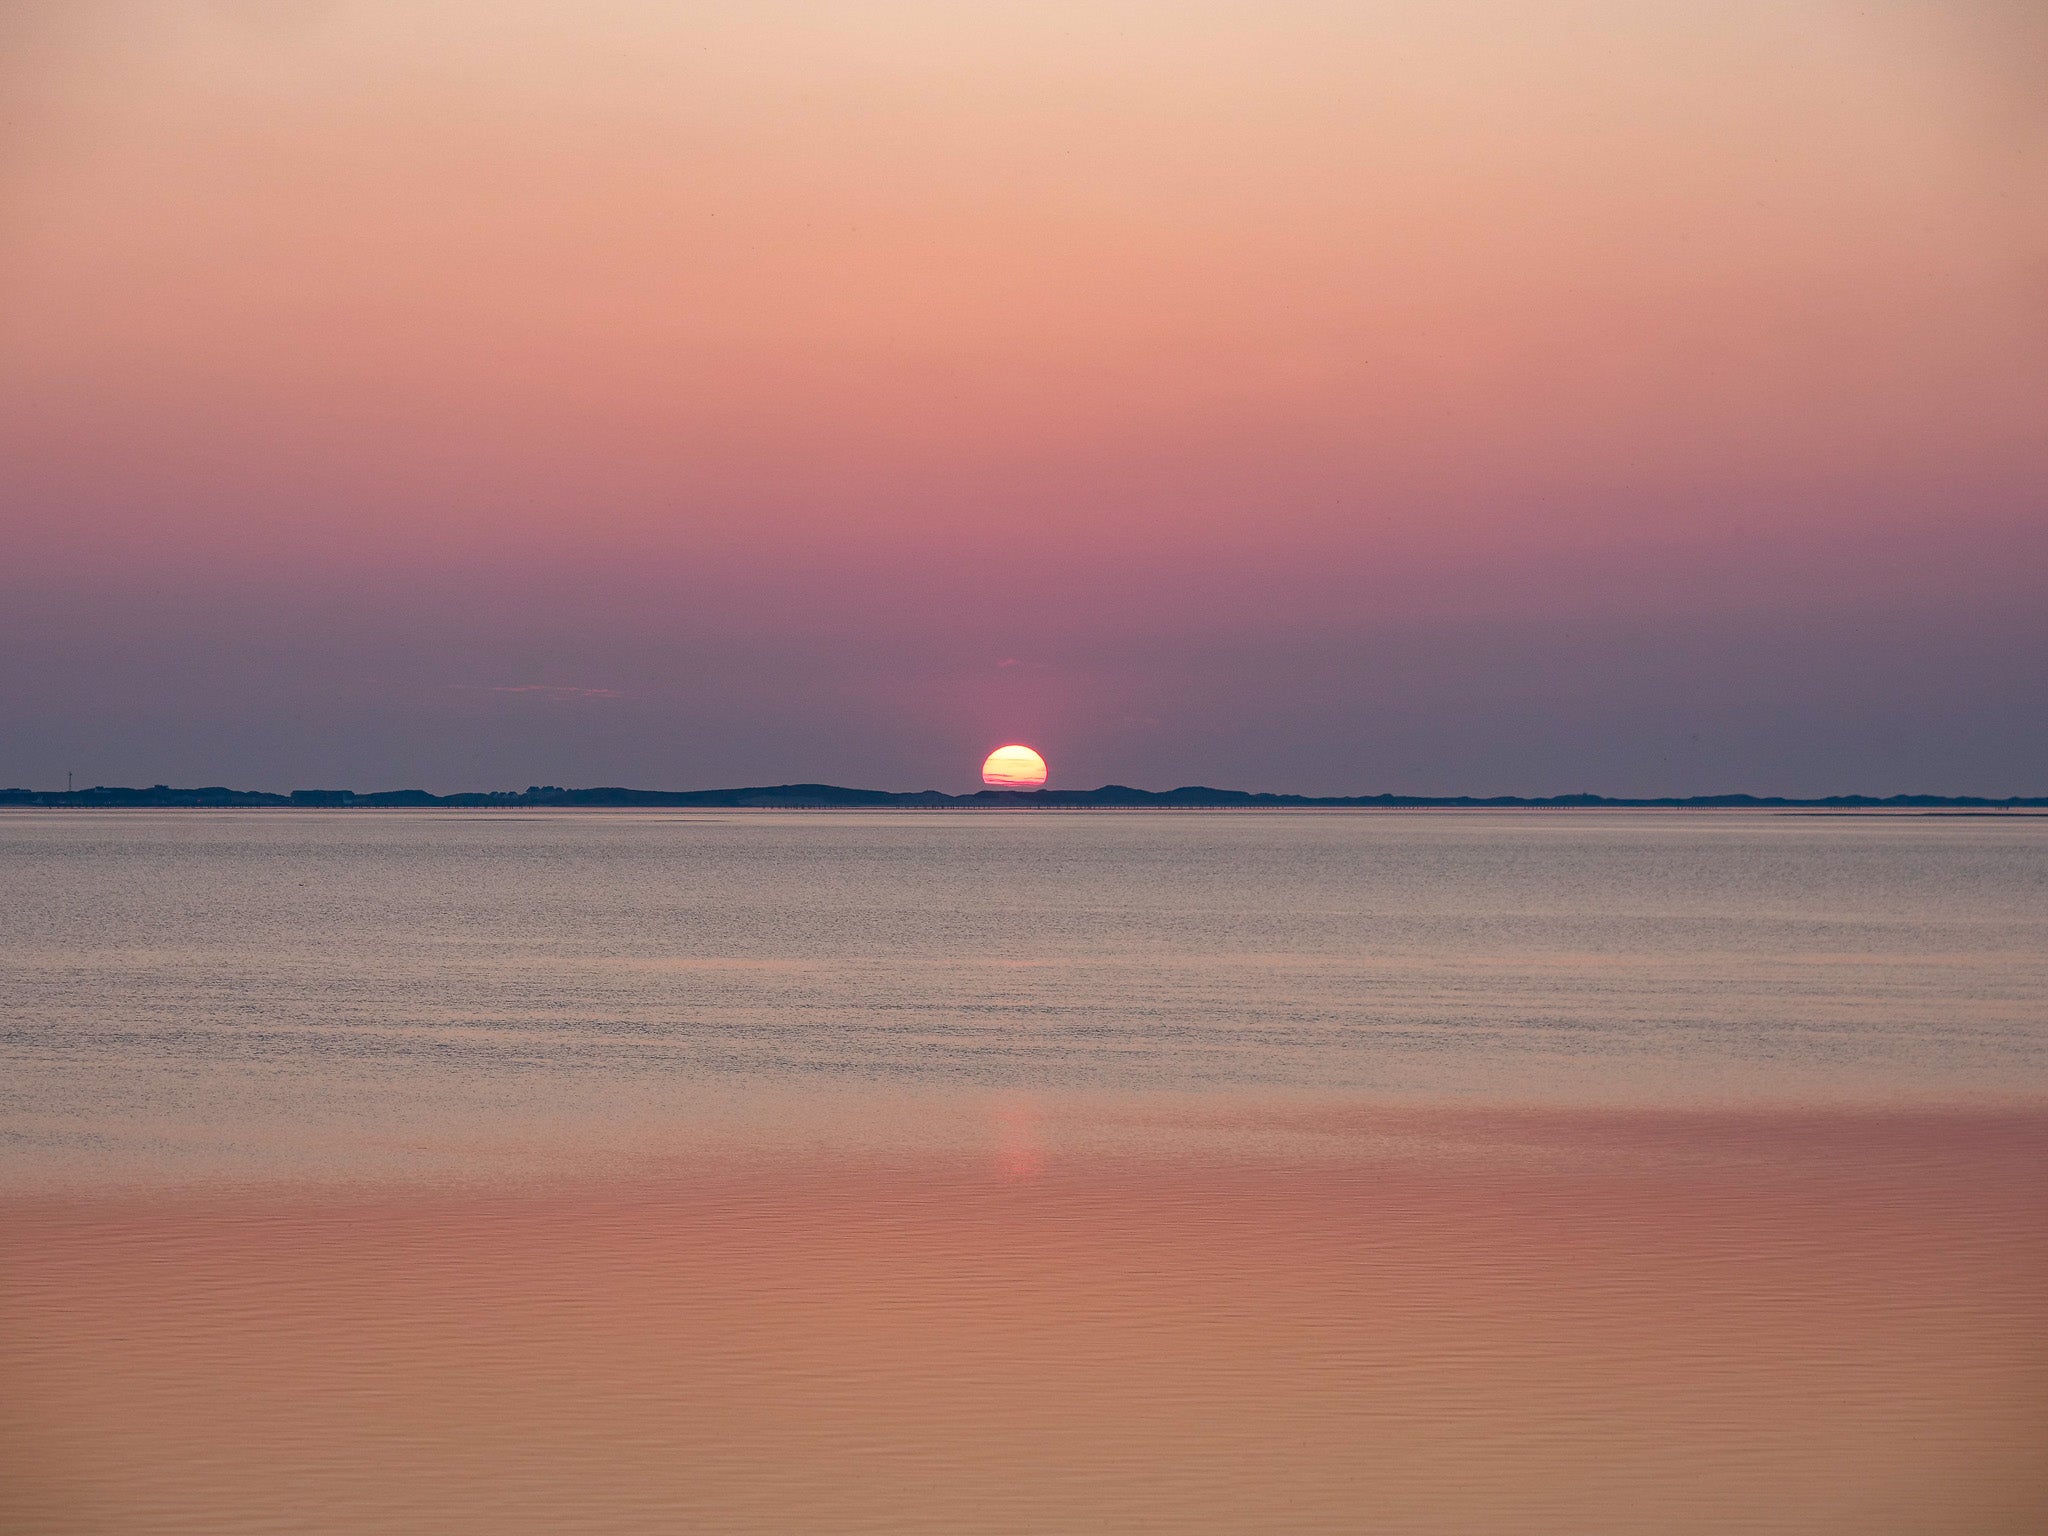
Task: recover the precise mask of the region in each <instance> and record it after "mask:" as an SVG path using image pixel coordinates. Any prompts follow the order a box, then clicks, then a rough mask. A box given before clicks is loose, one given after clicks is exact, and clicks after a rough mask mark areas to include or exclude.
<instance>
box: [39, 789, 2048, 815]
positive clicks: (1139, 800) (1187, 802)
mask: <svg viewBox="0 0 2048 1536" xmlns="http://www.w3.org/2000/svg"><path fill="white" fill-rule="evenodd" d="M435 805H438V806H446V807H452V808H465V807H479V808H489V807H494V806H496V807H505V806H552V807H556V808H560V809H576V808H579V807H588V808H593V809H602V808H612V809H620V808H633V807H636V806H637V807H644V808H649V809H655V808H660V807H663V806H669V807H676V808H686V807H690V806H697V807H702V808H707V809H792V810H794V809H859V808H863V807H866V808H874V809H885V808H889V807H895V808H900V809H905V810H916V809H942V808H946V807H960V808H966V809H974V808H1025V809H1031V808H1044V809H1085V808H1089V807H1101V808H1109V809H1115V808H1126V809H1135V808H1143V807H1146V806H1155V807H1159V808H1164V809H1171V808H1175V807H1181V808H1195V809H1200V808H1211V809H1227V808H1232V807H1236V808H1242V809H1259V808H1262V807H1270V808H1286V807H1316V806H1323V807H1330V808H1344V807H1354V808H1360V809H1367V808H1374V807H1379V808H1385V809H1429V808H1447V809H1449V808H1459V807H1463V808H1468V809H1472V808H1489V807H1491V808H1515V807H1526V808H1530V809H1573V808H1584V809H1591V808H1598V807H1603V806H1604V807H1612V808H1616V809H1645V810H1649V809H1686V808H1692V809H1701V810H1711V809H1743V808H1758V809H1790V810H1798V809H1816V810H1825V809H1886V808H1896V809H1922V808H1930V809H1931V808H1942V807H1956V808H1968V809H2034V808H2048V796H2023V795H2008V796H2003V797H1999V796H1988V795H1943V794H1926V793H1898V794H1891V795H1866V794H1836V795H1816V796H1798V795H1755V794H1749V793H1746V792H1739V791H1738V792H1729V793H1721V794H1706V795H1602V794H1594V793H1592V792H1590V791H1581V792H1574V793H1569V794H1558V795H1427V794H1400V793H1395V792H1391V791H1387V792H1381V793H1378V794H1370V795H1300V794H1291V793H1284V792H1274V791H1262V790H1242V789H1215V788H1212V787H1210V786H1207V785H1199V784H1188V785H1181V786H1178V787H1176V788H1174V789H1167V790H1148V789H1136V788H1133V787H1131V786H1130V785H1126V784H1104V785H1102V786H1100V787H1099V788H1096V789H1048V788H1039V789H995V788H983V789H979V790H972V791H968V792H965V793H960V794H953V793H949V792H947V791H945V790H937V789H921V790H885V789H855V788H849V787H846V786H843V785H836V784H821V783H787V784H769V785H754V786H744V787H737V788H727V789H696V790H660V789H629V788H625V787H623V786H618V785H603V786H595V787H590V788H584V789H567V788H563V787H561V786H559V785H529V786H528V787H527V788H525V789H524V790H456V791H451V792H450V793H448V794H434V793H432V792H431V791H428V790H423V789H393V790H372V791H367V792H362V793H359V792H357V791H355V790H348V789H294V790H286V791H274V790H238V789H230V788H228V787H227V786H225V785H218V784H213V785H203V786H199V787H196V788H175V787H173V786H171V785H168V784H154V785H150V786H148V787H147V788H135V787H131V786H125V785H106V784H96V785H93V786H92V787H91V788H89V789H53V790H32V789H23V788H10V789H0V807H6V806H14V807H22V808H40V809H65V808H78V809H92V808H100V807H104V808H118V807H157V808H165V809H184V808H216V809H234V808H249V809H256V808H264V807H275V808H280V809H302V810H304V809H325V810H337V809H363V810H376V809H403V808H405V807H407V806H421V807H424V806H435Z"/></svg>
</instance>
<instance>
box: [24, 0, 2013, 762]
mask: <svg viewBox="0 0 2048 1536" xmlns="http://www.w3.org/2000/svg"><path fill="white" fill-rule="evenodd" d="M2044 82H2048V12H2043V11H2041V10H2040V8H2039V7H2038V6H2036V5H2033V4H2029V3H2022V0H2010V3H2008V0H1888V3H1887V0H1862V3H1849V0H1768V3H1766V0H1725V3H1717V4H1714V5H1701V4H1698V3H1695V0H1382V3H1375V4H1372V5H1364V4H1358V3H1351V0H1345V3H1339V0H1171V3H1168V0H1086V3H1079V0H1029V3H1009V0H983V3H977V4H974V5H961V4H958V3H956V0H870V3H860V4H854V3H829V0H808V3H802V0H730V3H723V0H693V3H690V4H683V5H678V4H674V3H666V0H665V3H656V0H579V3H578V4H575V5H567V4H560V3H548V4H540V3H533V0H488V3H485V0H437V3H435V4H432V5H428V4H424V3H419V0H215V3H204V0H182V3H169V0H164V3H156V0H10V3H7V4H5V5H0V785H8V784H19V785H26V786H31V787H45V788H47V787H51V786H53V785H56V786H61V785H62V783H63V779H64V774H65V773H66V772H67V771H70V772H73V773H75V774H76V775H77V782H79V783H80V784H94V783H106V784H150V783H159V782H165V783H172V784H197V783H227V784H232V785H236V786H239V787H252V788H292V787H336V788H354V789H358V790H367V789H379V788H397V787H421V788H427V789H437V790H448V789H457V788H471V789H478V788H482V789H488V788H523V787H525V786H526V785H528V784H563V785H585V784H627V785H635V786H640V787H647V788H702V787H714V786H724V785H736V784H753V783H778V782H791V781H805V780H824V781H827V782H835V783H845V784H856V785H864V786H871V787H877V788H891V789H920V788H927V787H929V788H939V789H949V790H960V789H968V788H973V787H975V786H976V785H977V784H978V781H979V767H980V764H981V760H982V758H983V757H984V755H985V754H986V753H987V752H988V751H989V750H990V749H991V748H992V747H995V746H997V745H1000V744H1002V743H1005V742H1010V741H1020V742H1027V743H1029V744H1031V745H1033V746H1035V747H1037V748H1038V749H1039V750H1040V751H1041V752H1042V753H1043V754H1044V755H1045V756H1046V758H1047V759H1048V761H1049V762H1050V764H1051V770H1052V778H1051V782H1052V783H1053V784H1054V785H1055V786H1060V787H1087V786H1093V785H1095V784H1100V783H1105V782H1120V783H1128V784H1135V785H1140V786H1145V787H1152V788H1165V787H1170V786H1173V785H1178V784H1193V783H1202V784H1215V785H1223V786H1231V787H1239V788H1251V789H1263V790H1279V791H1296V792H1305V793H1379V792H1383V791H1391V792H1397V793H1524V794H1549V793H1559V792H1572V791H1581V790H1590V791H1596V792H1604V793H1616V794H1690V793H1710V792H1724V791H1750V792H1754V793H1787V794H1827V793H1847V792H1863V793H1896V792H1950V793H1971V794H2041V793H2048V686H2044V679H2048V84H2044Z"/></svg>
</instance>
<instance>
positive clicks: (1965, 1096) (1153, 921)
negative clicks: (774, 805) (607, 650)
mask: <svg viewBox="0 0 2048 1536" xmlns="http://www.w3.org/2000/svg"><path fill="white" fill-rule="evenodd" d="M2044 898H2048V823H2041V822H2032V823H2023V822H2000V821H1993V820H1976V819H1973V820H1968V821H1937V820H1931V819H1895V820H1894V819H1877V818H1869V819H1840V818H1794V817H1762V816H1747V815H1744V816H1728V817H1721V816H1653V815H1607V814H1601V815H1588V816H1571V815H1566V816H1482V815H1474V816H1383V815H1301V816H1293V815H1267V814H1257V815H1213V814H1199V813H1198V814H1185V815H1174V814H1157V813H1152V814H1136V815H1100V814H1090V815H1074V816H1052V815H1046V816H1038V815H1029V816H1004V815H986V816H982V815H969V814H950V815H948V814H934V815H904V814H895V815H891V814H875V815H861V814H853V815H846V814H837V815H824V814H821V815H809V814H789V813H774V814H765V813H764V814H754V815H748V814H713V815H699V816H671V815H665V814H662V815H634V814H626V815H611V814H580V815H579V814H564V815H539V816H536V815H531V814H525V813H522V814H518V815H498V814H494V813H488V812H485V813H476V814H472V815H448V814H426V815H417V814H406V813H393V814H378V813H354V812H352V813H343V814H335V815H317V814H304V813H285V814H265V813H227V814H211V813H184V814H137V815H125V814H79V815H69V814H64V813H53V814H28V815H16V816H4V817H0V1113H4V1118H0V1128H4V1133H5V1136H4V1140H0V1530H4V1531H7V1532H10V1533H11V1532H16V1531H20V1532H29V1531H36V1532H41V1531H48V1532H53V1533H60V1532H61V1533H70V1532H80V1533H83V1532H102V1531H120V1532H129V1531H149V1532H243V1531H247V1532H254V1531H272V1530H301V1531H313V1532H335V1533H341V1532H351V1533H352V1532H436V1533H438V1532H467V1531H477V1532H485V1531H488V1532H509V1533H519V1532H555V1531H590V1532H608V1533H611V1532H616V1533H638V1532H655V1531H673V1530H706V1531H739V1532H744V1531H762V1532H769V1531H788V1532H801V1531H820V1532H824V1531H855V1530H863V1531H914V1530H929V1531H968V1530H972V1531H992V1532H1053V1531H1058V1532H1068V1531H1209V1530H1213V1531H1252V1530H1258V1531H1331V1532H1337V1531H1343V1532H1355V1531H1369V1532H1387V1533H1404V1532H1414V1533H1434V1532H1468V1531H1469V1532H1504V1531H1513V1532H1532V1533H1550V1532H1556V1533H1559V1536H1563V1533H1567V1532H1572V1533H1599V1532H1612V1533H1633V1532H1645V1533H1652V1532H1656V1533H1663V1532H1672V1533H1690V1532H1700V1533H1705V1532H1725V1531H1755V1532H1809V1531H1812V1532H1837V1531H1839V1532H1858V1533H1864V1532H1879V1533H1882V1532H1916V1533H1919V1532H1927V1533H1933V1532H1943V1533H1947V1532H1954V1533H2004V1532H2012V1533H2020V1532H2031V1531H2035V1530H2038V1529H2041V1528H2043V1526H2044V1517H2048V1478H2044V1473H2043V1458H2042V1456H2041V1454H2040V1452H2041V1447H2042V1445H2043V1444H2048V1196H2044V1188H2048V1185H2044V1180H2043V1178H2042V1174H2043V1170H2044V1166H2048V1092H2044V1087H2048V1070H2044V1068H2048V1029H2044V1022H2048V899H2044Z"/></svg>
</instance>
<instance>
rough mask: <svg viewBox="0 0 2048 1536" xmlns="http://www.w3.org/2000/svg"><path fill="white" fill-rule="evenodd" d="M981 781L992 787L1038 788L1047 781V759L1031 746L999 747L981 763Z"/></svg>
mask: <svg viewBox="0 0 2048 1536" xmlns="http://www.w3.org/2000/svg"><path fill="white" fill-rule="evenodd" d="M981 782H982V783H984V784H986V785H988V786H989V787H990V788H991V789H1036V788H1038V787H1039V786H1040V785H1041V784H1043V783H1044V782H1045V759H1044V758H1042V757H1040V756H1039V755H1038V754H1037V753H1036V752H1034V751H1032V750H1031V749H1030V748H1029V747H1018V746H1009V747H997V748H996V749H995V751H993V752H991V753H989V755H988V761H987V762H985V763H983V764H982V765H981Z"/></svg>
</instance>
